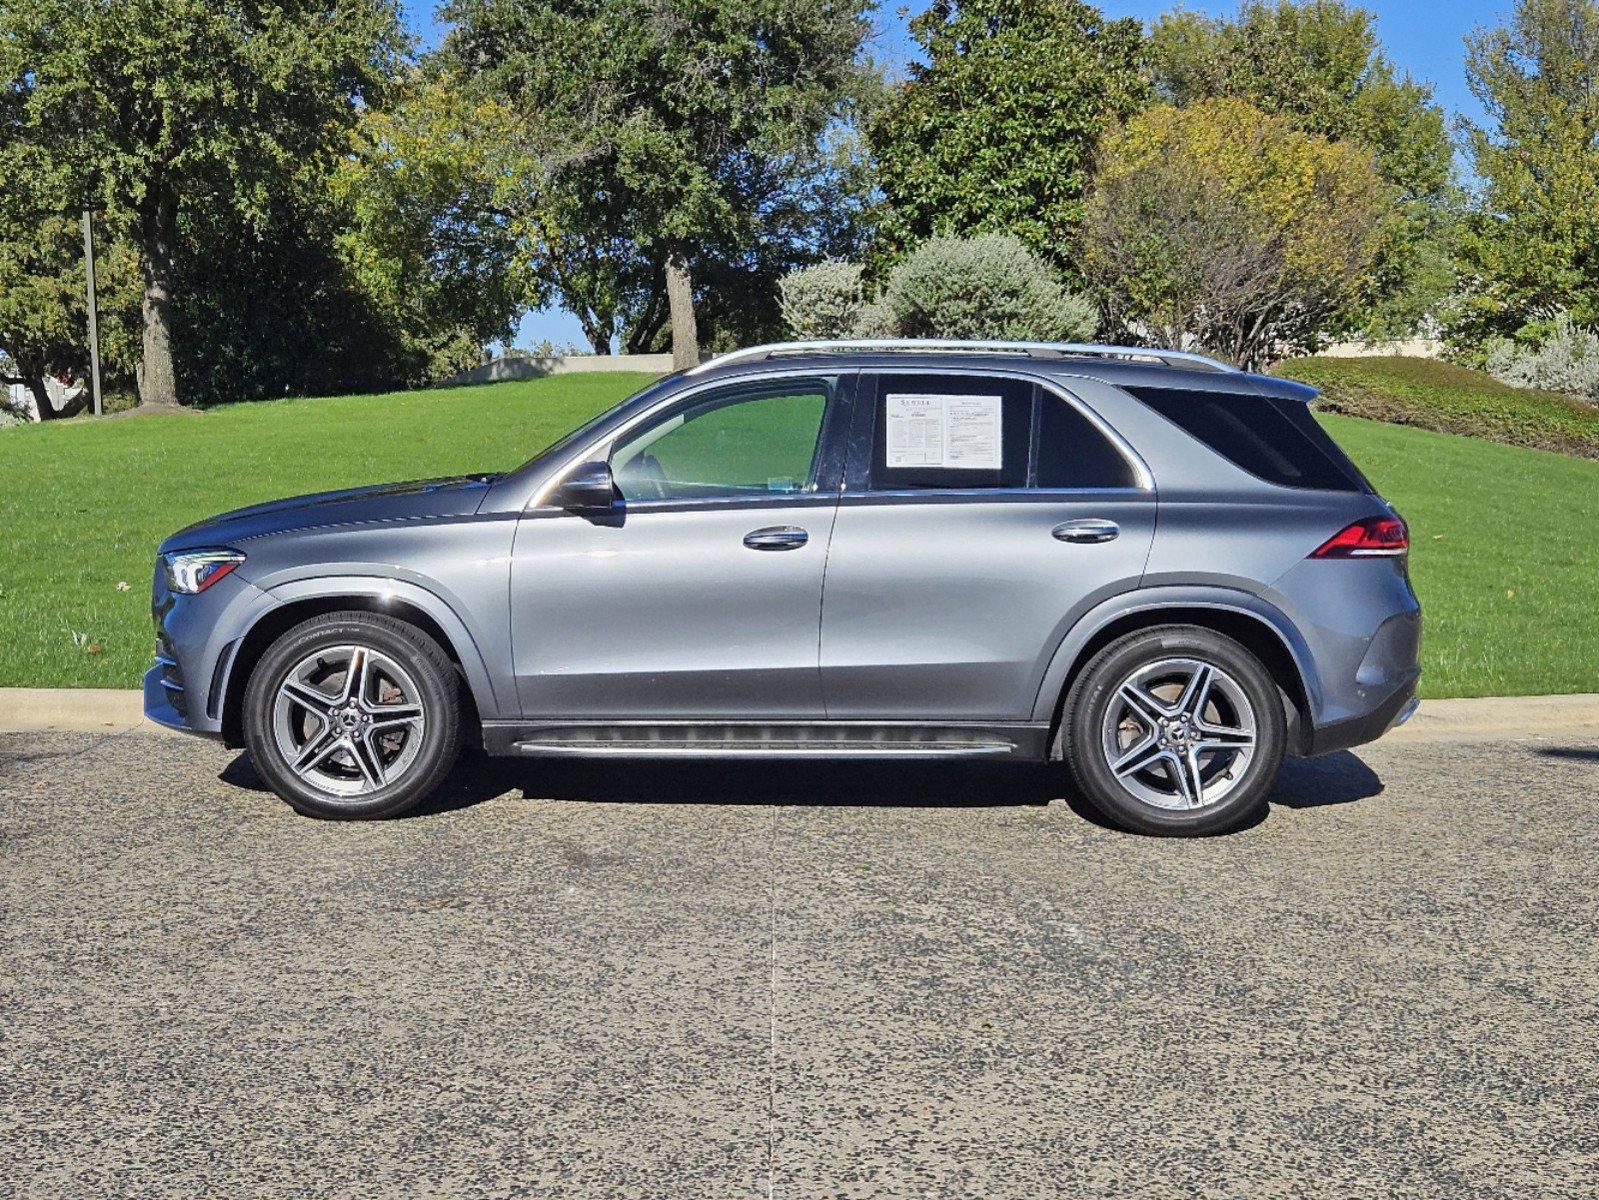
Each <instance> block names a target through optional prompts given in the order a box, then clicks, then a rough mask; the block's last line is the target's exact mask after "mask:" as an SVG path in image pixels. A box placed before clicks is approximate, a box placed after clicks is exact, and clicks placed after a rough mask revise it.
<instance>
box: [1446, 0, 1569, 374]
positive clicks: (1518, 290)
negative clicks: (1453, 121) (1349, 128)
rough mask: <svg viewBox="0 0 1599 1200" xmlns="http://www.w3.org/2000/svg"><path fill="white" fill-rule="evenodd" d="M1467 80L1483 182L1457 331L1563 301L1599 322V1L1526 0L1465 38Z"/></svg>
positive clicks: (1485, 327) (1491, 326)
mask: <svg viewBox="0 0 1599 1200" xmlns="http://www.w3.org/2000/svg"><path fill="white" fill-rule="evenodd" d="M1466 78H1467V82H1468V83H1469V85H1470V87H1471V90H1472V93H1473V94H1474V95H1475V96H1476V97H1477V99H1478V100H1479V101H1481V102H1482V106H1483V108H1484V110H1485V111H1486V112H1487V114H1488V125H1487V126H1485V127H1484V126H1475V125H1473V126H1468V127H1467V130H1466V138H1467V147H1468V149H1469V150H1470V152H1471V156H1472V160H1473V164H1474V166H1475V169H1476V174H1477V178H1478V179H1479V181H1480V187H1481V191H1480V200H1479V203H1478V206H1477V210H1476V212H1475V213H1474V214H1473V220H1472V222H1471V224H1470V226H1469V228H1468V230H1467V232H1466V234H1465V235H1464V236H1463V238H1462V246H1461V259H1462V265H1463V271H1464V274H1465V277H1466V292H1467V295H1466V299H1465V301H1464V306H1463V309H1464V311H1463V312H1462V313H1461V314H1460V316H1459V321H1458V325H1457V327H1456V328H1455V329H1454V330H1453V335H1454V336H1455V337H1457V338H1459V339H1461V340H1463V341H1466V342H1468V343H1471V344H1475V343H1477V342H1478V341H1480V339H1481V338H1482V337H1483V336H1484V335H1485V334H1490V333H1496V332H1497V333H1513V332H1515V331H1516V330H1517V329H1518V328H1519V327H1521V326H1522V325H1524V324H1526V323H1528V322H1530V321H1534V320H1537V319H1539V318H1544V319H1547V318H1548V317H1550V316H1552V315H1553V314H1554V313H1555V312H1556V311H1558V310H1562V309H1566V310H1570V313H1571V316H1572V317H1573V318H1574V319H1575V320H1576V322H1577V323H1578V324H1581V325H1592V324H1594V323H1596V322H1599V90H1596V88H1595V83H1594V81H1595V79H1596V78H1599V4H1596V3H1594V2H1593V0H1521V2H1520V3H1518V4H1517V5H1516V9H1515V12H1514V13H1513V14H1512V16H1511V18H1510V21H1509V23H1508V24H1507V25H1505V26H1502V27H1500V28H1497V29H1490V30H1483V31H1479V32H1478V33H1476V34H1475V35H1474V36H1472V37H1470V38H1468V39H1467V42H1466Z"/></svg>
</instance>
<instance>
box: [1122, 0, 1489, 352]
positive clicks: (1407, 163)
mask: <svg viewBox="0 0 1599 1200" xmlns="http://www.w3.org/2000/svg"><path fill="white" fill-rule="evenodd" d="M1150 60H1151V75H1152V78H1153V81H1154V83H1155V87H1156V91H1157V92H1158V93H1159V94H1160V95H1161V96H1163V97H1164V98H1165V99H1167V100H1169V101H1171V102H1172V103H1174V104H1178V105H1189V104H1194V103H1198V102H1200V101H1204V100H1209V99H1216V98H1221V97H1231V98H1236V99H1241V100H1245V101H1248V102H1249V103H1250V104H1251V105H1253V106H1254V107H1255V108H1258V109H1260V110H1261V111H1263V112H1266V113H1270V114H1273V115H1277V116H1281V117H1283V118H1284V119H1286V120H1287V121H1288V122H1289V123H1290V124H1292V125H1293V127H1294V128H1296V129H1299V130H1302V131H1304V132H1306V133H1313V134H1319V135H1320V136H1322V137H1325V138H1328V139H1330V140H1332V141H1339V142H1349V143H1351V144H1353V145H1356V146H1359V147H1362V148H1364V149H1366V150H1369V151H1371V152H1372V154H1373V155H1374V157H1375V161H1376V166H1377V170H1378V172H1379V173H1380V174H1381V175H1382V177H1383V179H1384V180H1385V181H1386V182H1387V183H1388V184H1389V186H1390V188H1391V191H1392V196H1393V202H1394V204H1395V205H1396V215H1397V217H1398V219H1397V220H1393V221H1389V222H1387V223H1386V235H1385V237H1384V240H1383V242H1382V243H1381V245H1380V246H1379V247H1378V253H1377V256H1376V259H1375V261H1374V262H1373V264H1372V268H1371V280H1370V284H1369V286H1368V288H1367V293H1368V295H1367V300H1366V302H1365V303H1364V304H1363V305H1362V307H1361V309H1360V310H1359V311H1358V312H1351V313H1350V314H1348V315H1349V316H1350V318H1351V320H1352V322H1353V323H1355V324H1358V325H1361V326H1363V327H1364V330H1365V332H1367V333H1369V334H1371V335H1374V336H1384V335H1401V334H1405V333H1409V332H1410V331H1412V330H1413V329H1414V328H1415V327H1416V325H1417V323H1418V321H1419V320H1420V319H1421V318H1423V317H1424V316H1425V315H1428V314H1431V313H1432V312H1434V311H1435V310H1436V309H1437V308H1438V307H1439V306H1440V305H1441V304H1442V302H1443V300H1444V297H1445V296H1446V295H1447V294H1448V293H1449V291H1450V290H1451V289H1452V287H1453V283H1454V279H1453V272H1452V270H1451V238H1452V236H1453V230H1454V225H1455V223H1456V221H1457V220H1458V201H1457V198H1456V196H1455V190H1454V186H1453V168H1452V159H1453V147H1452V145H1451V144H1450V140H1449V133H1448V129H1447V126H1446V124H1445V118H1444V112H1443V109H1442V108H1441V107H1440V106H1439V105H1438V104H1437V103H1436V102H1435V101H1434V99H1433V94H1432V88H1431V86H1430V85H1428V84H1425V83H1418V82H1416V81H1414V80H1412V79H1410V78H1408V77H1406V76H1403V75H1401V74H1400V73H1399V72H1398V71H1397V70H1396V69H1395V67H1394V66H1393V64H1392V63H1391V62H1390V61H1389V59H1388V58H1387V56H1386V55H1385V54H1384V53H1383V52H1382V49H1381V46H1380V44H1379V43H1378V40H1377V34H1376V28H1375V19H1374V17H1373V16H1372V14H1371V13H1370V12H1369V11H1367V10H1366V9H1363V8H1357V7H1354V6H1352V5H1349V4H1346V3H1340V2H1337V0H1333V2H1314V3H1307V2H1295V0H1278V2H1271V3H1269V2H1266V0H1247V2H1246V3H1244V4H1243V5H1242V6H1241V7H1240V9H1239V11H1238V15H1237V17H1236V18H1234V19H1232V20H1225V19H1217V18H1212V17H1206V16H1202V15H1199V14H1196V13H1191V12H1186V11H1183V10H1180V9H1179V10H1177V11H1175V12H1172V13H1168V14H1166V15H1164V16H1162V17H1161V18H1160V19H1159V20H1157V21H1156V22H1155V24H1154V28H1153V30H1152V32H1151V37H1150Z"/></svg>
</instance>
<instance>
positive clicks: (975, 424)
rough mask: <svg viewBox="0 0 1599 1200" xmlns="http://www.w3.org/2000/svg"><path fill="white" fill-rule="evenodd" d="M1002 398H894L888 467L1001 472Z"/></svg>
mask: <svg viewBox="0 0 1599 1200" xmlns="http://www.w3.org/2000/svg"><path fill="white" fill-rule="evenodd" d="M1000 400H1001V398H1000V397H999V396H944V395H938V396H932V395H922V394H906V393H899V394H890V395H889V396H887V397H886V398H885V402H886V405H887V407H886V415H887V417H888V421H887V424H888V438H887V446H886V447H885V457H884V465H885V466H887V467H888V468H889V469H890V470H894V469H898V468H904V467H947V468H952V469H954V470H961V471H997V470H999V469H1000V457H1001V453H1002V442H1001V438H1000Z"/></svg>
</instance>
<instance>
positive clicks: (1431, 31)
mask: <svg viewBox="0 0 1599 1200" xmlns="http://www.w3.org/2000/svg"><path fill="white" fill-rule="evenodd" d="M923 7H924V5H923V4H922V3H914V4H911V5H908V6H901V5H896V4H894V3H892V2H889V3H885V4H884V5H883V7H882V8H881V10H880V11H879V13H878V18H877V20H878V28H879V32H878V34H877V37H876V39H875V45H874V51H875V53H876V55H877V57H879V58H880V59H882V60H883V61H885V62H888V63H895V64H898V63H903V62H905V61H906V60H907V58H908V56H909V53H910V43H909V41H908V39H907V38H906V36H905V20H906V17H907V16H908V15H911V14H914V13H917V12H920V11H921V10H922V8H923ZM1099 7H1100V9H1101V10H1102V11H1104V12H1105V13H1106V15H1108V16H1116V17H1138V18H1140V19H1141V20H1144V21H1150V20H1153V19H1154V18H1155V17H1157V16H1159V15H1160V14H1161V13H1163V12H1166V11H1168V10H1170V9H1171V8H1173V7H1174V5H1173V4H1171V3H1142V4H1130V3H1116V2H1114V0H1102V2H1101V3H1100V5H1099ZM1182 7H1185V8H1188V9H1190V10H1192V11H1195V12H1203V13H1210V14H1212V15H1215V16H1223V15H1227V14H1230V13H1232V12H1235V11H1236V10H1237V7H1238V6H1237V4H1236V3H1222V4H1213V3H1186V4H1184V5H1182ZM1365 7H1366V8H1368V9H1370V10H1372V11H1373V12H1375V13H1376V14H1377V32H1378V35H1379V36H1380V37H1381V38H1382V41H1383V44H1384V46H1386V47H1387V50H1388V53H1389V56H1390V57H1392V58H1393V60H1394V61H1395V62H1396V63H1397V64H1398V65H1399V67H1400V68H1401V69H1402V70H1405V71H1408V72H1409V73H1410V74H1411V75H1413V76H1414V77H1416V78H1417V79H1421V80H1425V81H1427V82H1428V83H1431V84H1432V85H1433V87H1434V88H1435V89H1436V93H1437V96H1438V99H1439V101H1440V102H1441V103H1442V104H1443V105H1444V107H1445V108H1446V109H1448V110H1449V112H1450V113H1452V114H1455V115H1460V116H1465V117H1468V118H1472V119H1475V118H1477V117H1479V116H1480V115H1481V110H1480V109H1479V107H1478V106H1477V102H1476V100H1475V99H1474V98H1473V97H1472V95H1471V93H1470V91H1469V90H1468V89H1467V87H1466V75H1465V71H1464V69H1463V67H1462V59H1463V57H1464V44H1463V39H1464V38H1465V36H1466V34H1468V33H1470V32H1471V31H1472V30H1473V29H1474V28H1476V27H1478V26H1492V25H1497V24H1499V23H1501V22H1502V21H1503V20H1504V19H1505V17H1506V16H1507V15H1508V14H1509V12H1510V10H1511V8H1512V7H1513V5H1512V3H1511V0H1497V2H1496V0H1455V2H1454V3H1449V4H1439V3H1402V2H1399V0H1366V4H1365ZM434 8H435V5H434V4H433V3H431V2H430V0H405V11H406V17H407V19H408V20H409V22H410V24H411V27H412V29H414V30H415V31H416V32H417V33H419V34H420V35H421V36H422V39H423V42H424V44H427V45H431V44H433V43H434V42H436V41H437V39H438V36H439V27H438V25H437V23H436V22H435V21H434V20H433V11H434ZM545 338H548V339H549V340H550V341H552V342H555V343H557V344H561V343H564V342H575V343H577V344H578V345H584V344H585V343H584V339H583V331H582V330H581V329H580V328H579V327H578V324H577V321H576V320H575V319H573V318H572V317H571V316H570V315H569V314H567V313H564V312H560V311H550V312H543V313H533V314H531V315H530V316H528V317H527V318H526V319H525V320H524V321H523V322H522V328H521V330H520V332H519V333H518V336H517V344H518V345H522V346H527V345H530V344H532V343H534V342H537V341H540V340H542V339H545Z"/></svg>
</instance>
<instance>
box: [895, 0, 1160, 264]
mask: <svg viewBox="0 0 1599 1200" xmlns="http://www.w3.org/2000/svg"><path fill="white" fill-rule="evenodd" d="M910 30H911V35H912V36H913V37H914V38H915V39H916V42H917V44H918V45H919V46H920V47H921V50H922V53H923V55H924V56H925V58H926V60H927V61H926V63H916V64H913V65H912V66H911V69H910V78H909V79H908V80H906V82H905V83H903V84H902V85H900V86H899V87H898V88H897V89H896V90H895V91H894V92H893V93H892V94H891V95H890V97H889V99H888V101H887V103H886V105H885V106H884V111H883V112H882V113H881V115H880V116H879V118H878V119H877V120H876V121H875V122H874V123H873V124H872V126H871V128H870V131H869V140H870V143H871V147H872V149H873V151H874V152H875V154H876V159H877V168H878V179H879V184H880V186H881V188H882V191H883V213H882V215H881V224H882V238H883V243H884V250H885V253H886V256H887V257H888V258H897V257H898V256H899V255H901V254H903V253H904V252H905V251H907V250H908V249H909V248H910V247H911V246H913V245H914V244H915V243H916V242H917V241H919V240H921V239H923V238H926V237H929V236H931V235H933V234H966V233H1010V234H1013V235H1015V236H1016V237H1018V238H1020V239H1021V240H1022V241H1023V242H1025V243H1026V244H1027V245H1029V246H1031V247H1032V248H1033V249H1035V250H1038V251H1040V252H1041V253H1043V254H1045V255H1047V256H1049V258H1050V259H1051V260H1052V261H1053V262H1054V263H1055V264H1056V265H1057V266H1059V267H1061V268H1063V269H1065V270H1066V271H1067V272H1074V271H1075V270H1076V264H1075V254H1074V250H1075V247H1076V238H1077V230H1078V224H1079V221H1080V220H1081V217H1082V203H1083V199H1082V198H1083V192H1084V189H1085V188H1086V186H1087V183H1088V177H1089V174H1090V171H1091V170H1092V166H1093V159H1094V153H1095V150H1096V148H1097V146H1098V144H1099V139H1100V136H1101V135H1102V134H1103V133H1104V131H1105V130H1106V129H1107V128H1109V127H1111V126H1113V125H1115V124H1116V123H1117V122H1118V121H1121V120H1123V119H1125V118H1127V117H1129V116H1131V115H1132V114H1133V113H1134V112H1136V111H1137V110H1138V109H1139V108H1141V107H1142V106H1143V104H1144V102H1145V99H1146V95H1147V91H1148V88H1147V85H1146V84H1145V82H1144V79H1143V76H1142V74H1141V67H1142V63H1143V30H1142V27H1141V26H1140V24H1139V23H1138V22H1137V21H1135V20H1130V19H1129V20H1118V21H1107V20H1105V19H1104V17H1103V16H1102V15H1101V14H1100V12H1099V10H1098V9H1096V8H1094V7H1093V6H1091V5H1088V4H1082V3H1078V0H962V2H959V3H957V2H956V0H936V2H935V3H934V4H933V5H932V7H931V8H929V9H928V10H927V11H926V12H925V13H923V14H921V15H920V16H919V17H917V18H916V19H915V20H913V21H912V22H911V25H910Z"/></svg>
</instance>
